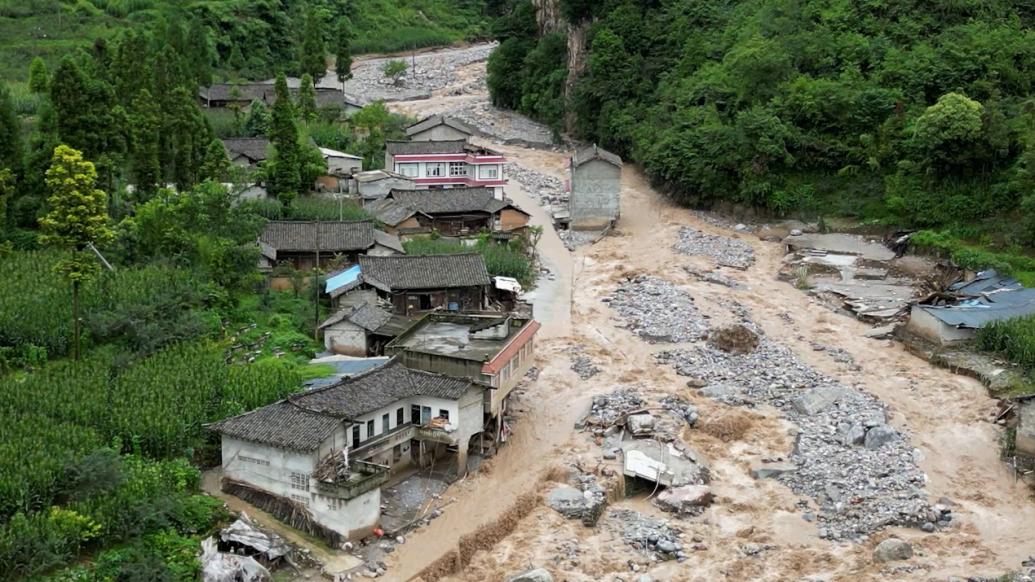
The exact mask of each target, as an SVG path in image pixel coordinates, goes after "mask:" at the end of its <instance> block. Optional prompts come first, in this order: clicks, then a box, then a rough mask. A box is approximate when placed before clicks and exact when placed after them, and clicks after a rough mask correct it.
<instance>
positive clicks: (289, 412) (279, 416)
mask: <svg viewBox="0 0 1035 582" xmlns="http://www.w3.org/2000/svg"><path fill="white" fill-rule="evenodd" d="M341 423H342V419H341V418H339V417H335V416H333V415H328V414H321V413H317V412H313V411H310V410H305V409H303V408H300V407H299V406H296V405H294V404H292V403H291V402H289V401H286V400H282V401H280V402H275V403H273V404H270V405H269V406H263V407H262V408H258V409H256V410H253V411H251V412H246V413H244V414H241V415H239V416H232V417H230V418H227V419H224V420H221V421H219V422H214V423H212V424H209V425H207V427H208V428H209V429H211V430H215V431H218V432H220V433H222V434H224V435H226V436H230V437H234V438H239V439H242V440H246V441H251V442H255V443H261V444H267V445H274V446H278V447H283V448H286V449H293V450H297V451H311V450H314V449H316V448H318V447H319V446H320V443H322V442H323V441H324V440H326V439H327V437H329V436H331V434H332V433H333V432H334V430H335V429H336V428H337V427H338V426H339V425H340V424H341Z"/></svg>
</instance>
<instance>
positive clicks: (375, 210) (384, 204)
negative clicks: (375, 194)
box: [366, 198, 417, 226]
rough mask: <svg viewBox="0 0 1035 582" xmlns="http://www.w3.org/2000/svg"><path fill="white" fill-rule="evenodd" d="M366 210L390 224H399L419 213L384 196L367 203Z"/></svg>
mask: <svg viewBox="0 0 1035 582" xmlns="http://www.w3.org/2000/svg"><path fill="white" fill-rule="evenodd" d="M366 210H367V211H368V212H370V213H371V214H373V215H374V216H376V217H377V219H378V220H380V221H381V222H383V223H385V224H387V225H388V226H398V225H399V224H402V223H403V222H404V221H405V220H406V219H407V218H409V217H411V216H413V215H414V214H417V212H416V211H415V210H413V209H412V208H408V207H406V206H404V205H402V204H399V203H398V202H396V201H395V200H392V199H391V198H382V199H380V200H378V201H377V202H374V203H372V204H367V206H366Z"/></svg>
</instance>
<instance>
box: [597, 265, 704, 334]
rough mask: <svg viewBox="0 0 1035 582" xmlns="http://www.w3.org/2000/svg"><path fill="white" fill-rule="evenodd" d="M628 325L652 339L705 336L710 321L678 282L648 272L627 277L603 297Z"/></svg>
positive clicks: (632, 329) (629, 327) (633, 330)
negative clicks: (650, 274)
mask: <svg viewBox="0 0 1035 582" xmlns="http://www.w3.org/2000/svg"><path fill="white" fill-rule="evenodd" d="M604 301H605V302H608V303H610V305H611V308H612V309H614V310H615V311H617V312H618V314H619V315H621V316H622V318H623V319H625V326H626V327H627V328H628V329H629V330H630V331H632V332H633V333H635V334H637V335H639V336H640V337H642V338H643V339H645V340H647V341H648V342H650V343H656V342H667V343H681V342H688V341H693V340H698V339H703V338H704V337H706V336H707V335H708V323H707V319H706V318H705V317H704V315H703V314H702V313H701V312H700V310H698V309H697V306H696V305H694V299H693V297H691V296H690V295H689V294H688V293H686V292H685V291H683V290H682V289H680V288H679V287H677V286H676V285H675V284H673V283H671V282H669V281H666V280H664V279H660V278H658V277H652V276H648V275H641V276H638V277H636V278H634V279H632V280H629V281H626V282H625V283H623V284H622V285H620V286H619V287H618V289H617V290H615V292H614V294H612V295H611V296H610V297H606V298H604Z"/></svg>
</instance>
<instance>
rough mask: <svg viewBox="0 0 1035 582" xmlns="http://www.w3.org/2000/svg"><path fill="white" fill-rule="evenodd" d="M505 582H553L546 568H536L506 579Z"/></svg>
mask: <svg viewBox="0 0 1035 582" xmlns="http://www.w3.org/2000/svg"><path fill="white" fill-rule="evenodd" d="M507 582H553V575H551V574H550V573H549V572H547V571H546V568H536V569H535V570H529V571H527V572H522V573H520V574H515V575H513V576H511V577H510V578H507Z"/></svg>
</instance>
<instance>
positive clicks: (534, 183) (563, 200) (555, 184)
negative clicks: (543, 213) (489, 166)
mask: <svg viewBox="0 0 1035 582" xmlns="http://www.w3.org/2000/svg"><path fill="white" fill-rule="evenodd" d="M503 173H504V175H505V176H506V177H507V178H509V179H511V180H514V181H515V182H517V183H518V184H520V185H521V188H522V189H523V190H524V191H525V192H527V193H528V195H529V196H531V197H532V198H535V200H536V202H538V203H539V205H540V206H543V207H544V208H546V209H547V210H551V209H557V208H565V209H566V208H568V199H569V196H568V193H567V192H565V191H564V184H563V183H562V182H561V181H560V180H558V179H557V178H554V177H552V176H547V175H546V174H542V173H539V172H536V171H535V170H530V169H528V168H526V167H524V166H519V165H517V164H514V163H509V164H507V165H505V166H503Z"/></svg>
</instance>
